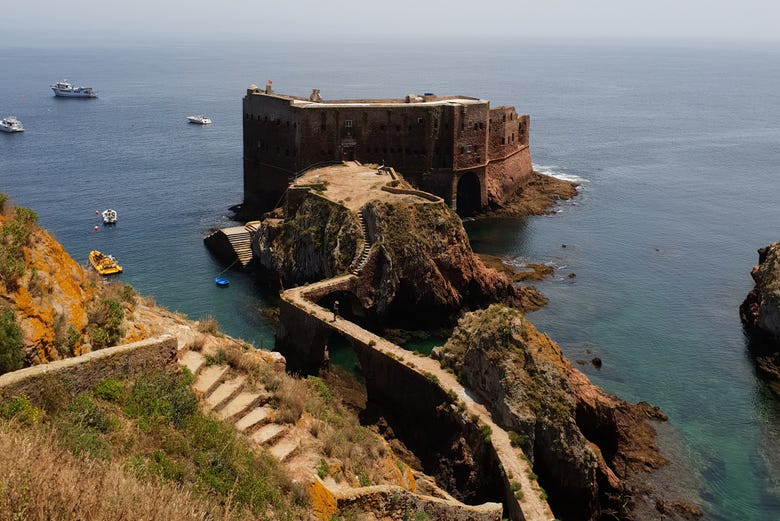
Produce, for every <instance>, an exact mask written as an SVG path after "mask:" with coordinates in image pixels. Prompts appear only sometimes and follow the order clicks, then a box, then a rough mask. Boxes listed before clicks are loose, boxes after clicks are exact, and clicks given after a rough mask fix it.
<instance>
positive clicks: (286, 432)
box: [179, 351, 300, 462]
mask: <svg viewBox="0 0 780 521" xmlns="http://www.w3.org/2000/svg"><path fill="white" fill-rule="evenodd" d="M179 364H180V365H181V366H183V367H186V368H187V369H188V370H189V371H190V372H191V373H192V374H193V375H194V377H195V380H194V382H193V384H192V388H193V390H194V391H195V394H196V396H197V397H198V402H199V404H200V408H201V410H203V411H204V412H206V413H209V414H211V415H213V416H215V417H216V418H217V419H219V420H224V421H228V422H230V423H232V424H233V425H234V426H235V428H236V430H237V431H238V432H241V433H243V434H245V435H246V436H247V437H248V438H249V440H251V442H252V443H253V444H254V445H255V446H256V447H259V448H263V449H265V450H267V451H268V452H269V453H270V454H272V455H273V456H275V457H276V458H277V459H278V460H279V461H281V462H285V461H286V460H288V459H289V458H290V457H291V456H292V455H293V454H295V452H296V451H297V450H298V448H299V446H300V443H299V442H298V436H297V435H296V432H295V430H296V427H295V426H294V425H289V424H285V423H276V422H275V421H274V415H275V410H274V409H273V408H272V407H271V406H270V405H269V400H270V399H271V397H272V395H273V393H271V392H270V391H268V390H267V389H265V388H261V389H257V390H255V389H249V388H247V387H248V386H247V379H246V376H245V375H243V374H235V371H233V370H231V368H230V366H228V365H226V364H224V365H208V364H207V363H206V358H205V356H204V355H203V354H201V353H198V352H196V351H183V352H181V353H180V358H179Z"/></svg>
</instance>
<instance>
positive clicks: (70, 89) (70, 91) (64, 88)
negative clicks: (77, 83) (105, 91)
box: [51, 80, 97, 98]
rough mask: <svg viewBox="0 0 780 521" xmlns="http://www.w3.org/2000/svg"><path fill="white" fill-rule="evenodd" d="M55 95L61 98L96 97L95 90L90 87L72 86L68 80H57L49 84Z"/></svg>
mask: <svg viewBox="0 0 780 521" xmlns="http://www.w3.org/2000/svg"><path fill="white" fill-rule="evenodd" d="M51 90H53V91H54V95H55V96H61V97H63V98H97V92H95V91H94V90H92V87H74V86H73V85H71V84H70V83H68V80H62V81H58V82H57V83H55V84H54V85H52V86H51Z"/></svg>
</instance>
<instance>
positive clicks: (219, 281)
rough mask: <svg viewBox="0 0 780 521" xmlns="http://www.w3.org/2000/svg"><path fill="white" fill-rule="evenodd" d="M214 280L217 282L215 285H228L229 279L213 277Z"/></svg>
mask: <svg viewBox="0 0 780 521" xmlns="http://www.w3.org/2000/svg"><path fill="white" fill-rule="evenodd" d="M214 282H216V283H217V286H229V285H230V281H229V280H228V279H223V278H222V277H217V278H215V279H214Z"/></svg>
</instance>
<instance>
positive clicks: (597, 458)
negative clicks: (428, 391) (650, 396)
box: [434, 305, 697, 520]
mask: <svg viewBox="0 0 780 521" xmlns="http://www.w3.org/2000/svg"><path fill="white" fill-rule="evenodd" d="M434 356H435V357H437V358H439V359H440V361H441V363H442V364H443V365H445V366H447V367H450V368H452V369H453V370H454V372H455V373H456V375H458V377H459V379H460V380H461V381H462V382H463V383H464V384H465V385H466V386H467V387H468V388H470V389H471V390H472V391H473V392H474V393H475V394H476V395H477V396H478V397H479V399H480V400H481V401H482V402H483V403H485V404H486V406H487V407H488V409H489V410H490V411H491V412H492V414H493V415H494V419H495V420H496V422H497V423H498V424H500V425H502V426H503V427H504V428H506V429H507V430H510V431H513V432H514V433H515V435H513V437H514V443H516V444H517V445H518V446H519V447H521V448H522V449H523V451H524V453H525V454H526V455H528V456H529V457H530V458H531V459H532V460H533V466H534V470H535V472H536V473H537V474H538V475H539V483H540V484H542V486H544V488H545V490H547V492H548V493H549V501H550V505H551V507H552V508H553V510H554V511H555V513H556V515H557V516H558V517H559V518H561V519H565V520H569V519H571V520H600V519H637V517H636V516H635V514H634V510H635V507H636V503H637V502H647V501H651V502H652V501H654V500H655V501H656V502H657V504H658V505H660V506H664V508H665V511H664V514H665V515H667V516H668V517H667V519H676V518H681V517H682V516H683V515H689V514H690V513H691V512H692V513H693V515H696V514H697V510H696V509H695V508H691V509H688V508H687V506H685V505H682V504H678V503H668V502H666V501H665V500H664V499H662V498H660V497H658V496H657V495H656V492H655V491H654V490H652V489H650V488H649V486H648V485H646V484H643V485H642V486H641V487H640V486H639V485H638V483H639V482H640V481H641V480H636V479H634V477H635V476H637V475H638V474H643V473H646V472H647V471H651V470H653V469H657V468H659V467H661V466H663V465H665V464H666V460H665V459H664V458H663V456H661V455H660V453H659V452H658V450H657V448H656V445H655V430H654V428H653V425H652V422H657V421H664V420H665V419H666V417H665V416H664V414H663V413H662V412H661V411H660V410H658V409H657V408H654V407H651V406H650V405H648V404H646V403H639V404H629V403H627V402H625V401H623V400H621V399H619V398H617V397H615V396H612V395H609V394H607V393H605V392H603V391H602V390H601V389H599V388H598V387H596V386H595V385H593V384H592V383H591V382H590V381H589V380H588V378H587V377H586V376H585V375H584V374H582V373H581V372H579V371H578V370H576V369H574V368H573V367H572V365H571V364H570V363H569V361H568V360H567V359H566V358H565V357H564V356H563V354H562V353H561V350H560V348H559V347H558V345H557V344H555V342H553V341H552V340H551V339H550V338H549V337H548V336H547V335H545V334H542V333H540V332H539V331H537V330H536V328H535V327H534V326H533V324H531V323H530V322H529V321H528V320H527V319H526V318H525V317H524V316H523V314H522V313H521V312H520V311H518V310H515V309H511V308H507V307H504V306H499V305H493V306H490V307H489V308H488V309H486V310H482V311H477V312H474V313H469V314H467V315H465V316H464V317H463V318H462V319H461V320H460V322H459V324H458V327H457V328H456V329H455V331H454V333H453V335H452V337H451V338H450V340H449V341H448V342H447V344H446V345H444V346H443V347H441V348H437V349H436V350H434ZM667 504H673V505H675V506H674V507H671V508H666V507H665V505H667ZM653 506H655V505H653ZM660 506H659V508H660ZM675 509H679V510H680V511H679V512H677V510H675ZM655 514H656V515H658V514H659V513H658V512H657V511H656V512H655ZM647 519H652V517H650V518H647Z"/></svg>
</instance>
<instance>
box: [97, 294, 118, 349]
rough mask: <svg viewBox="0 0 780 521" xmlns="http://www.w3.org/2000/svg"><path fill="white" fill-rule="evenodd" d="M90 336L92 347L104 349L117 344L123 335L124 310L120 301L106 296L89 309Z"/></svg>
mask: <svg viewBox="0 0 780 521" xmlns="http://www.w3.org/2000/svg"><path fill="white" fill-rule="evenodd" d="M88 315H89V322H90V323H91V324H92V327H91V328H90V330H89V331H90V335H89V336H90V338H91V340H92V347H93V348H95V349H103V348H105V347H109V346H112V345H114V344H116V343H117V342H118V341H119V339H120V338H121V337H122V329H121V326H122V320H123V319H124V316H125V314H124V311H122V305H121V304H120V303H119V301H117V300H115V299H112V298H106V299H103V300H101V301H99V302H98V303H97V305H95V306H94V307H93V308H92V309H90V310H89V313H88Z"/></svg>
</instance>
